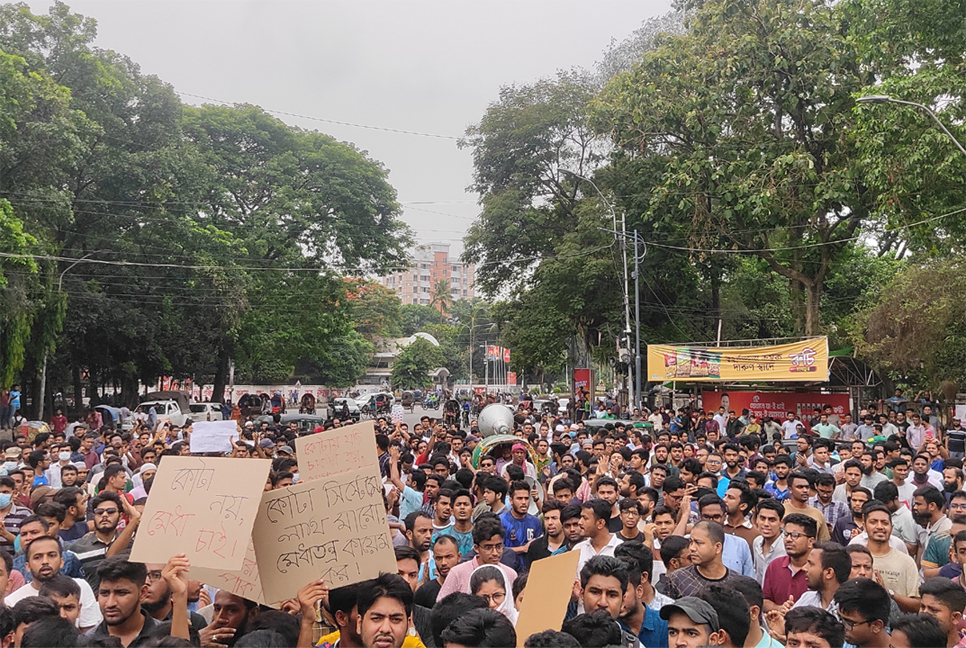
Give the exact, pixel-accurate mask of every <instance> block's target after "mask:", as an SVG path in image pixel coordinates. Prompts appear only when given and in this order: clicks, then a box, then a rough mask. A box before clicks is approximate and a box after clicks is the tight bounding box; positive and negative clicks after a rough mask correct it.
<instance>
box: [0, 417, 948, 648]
mask: <svg viewBox="0 0 966 648" xmlns="http://www.w3.org/2000/svg"><path fill="white" fill-rule="evenodd" d="M907 405H910V404H909V403H902V407H901V408H898V407H896V408H892V409H890V410H888V411H884V412H877V411H868V410H863V411H862V412H860V413H859V415H858V417H857V418H858V420H859V421H861V423H853V422H852V421H851V420H850V418H851V417H848V416H847V415H843V416H835V415H834V414H832V413H831V412H827V411H817V412H815V413H814V415H813V416H808V417H807V418H806V420H802V419H801V418H799V415H798V413H797V412H791V413H789V415H788V416H787V417H786V418H785V419H784V420H782V421H780V422H778V421H772V420H758V418H757V417H755V416H752V415H751V414H750V413H748V412H741V413H740V415H739V414H736V413H734V412H725V411H718V412H704V411H703V410H701V409H700V407H699V406H698V405H697V404H696V403H694V404H692V405H691V406H689V407H686V408H684V409H683V410H680V411H678V412H670V411H667V410H666V409H665V408H657V409H656V410H655V411H653V412H648V411H644V412H642V413H640V414H639V415H638V416H634V417H633V420H628V421H625V420H619V419H614V420H605V421H599V420H598V421H590V420H586V419H585V420H581V421H572V420H570V419H569V418H568V415H567V414H566V413H563V414H560V415H556V416H555V415H552V414H549V413H547V414H541V413H537V412H532V411H530V410H529V409H527V406H526V404H524V405H522V406H520V407H519V408H518V409H517V411H516V413H515V417H514V426H513V428H514V429H513V435H515V436H516V437H517V439H516V440H511V441H509V442H501V443H489V442H487V440H486V439H485V437H484V433H485V432H486V431H485V430H483V431H481V430H480V429H479V427H477V425H476V421H474V420H470V422H469V425H468V426H465V427H463V428H461V426H460V425H457V424H453V425H446V424H444V423H443V422H442V421H439V420H437V419H434V418H430V417H428V416H424V417H423V418H422V419H421V421H420V423H418V424H415V425H413V427H412V429H410V428H409V426H408V425H407V424H406V423H402V422H396V423H393V422H392V421H391V420H390V419H389V418H388V417H387V418H380V419H378V420H377V421H376V435H375V438H374V439H373V443H374V444H375V446H376V448H377V452H378V457H379V470H380V472H381V474H382V477H383V479H384V484H385V490H384V492H385V506H386V513H387V516H386V517H387V521H388V526H389V533H390V534H391V536H392V541H393V545H394V552H395V559H396V566H397V571H396V573H392V574H388V573H387V574H382V575H380V576H379V577H378V578H375V579H372V580H369V581H365V582H362V583H356V584H353V585H349V586H345V587H339V588H331V589H330V588H329V586H328V585H327V584H326V583H325V582H323V581H320V580H316V581H312V582H309V583H293V594H295V592H296V591H297V595H295V596H293V598H292V600H290V601H285V602H284V603H282V604H281V606H280V609H273V608H271V607H267V606H263V605H259V604H258V603H256V602H254V601H249V600H246V599H244V598H241V597H239V596H237V595H234V594H232V593H230V592H227V591H225V590H218V589H216V588H214V587H212V586H211V585H210V584H206V583H201V582H198V581H195V580H192V579H191V569H190V568H191V565H190V563H189V561H188V560H187V559H186V558H185V556H184V555H180V554H179V555H174V556H171V557H170V559H169V560H168V561H167V563H166V564H142V563H133V562H131V561H130V560H129V555H130V548H131V545H132V541H133V539H134V538H135V537H136V534H137V532H138V527H139V523H140V517H141V512H142V511H143V507H144V504H145V502H146V500H147V498H148V497H149V494H150V490H151V485H152V482H153V478H154V475H155V473H156V471H157V466H158V464H159V463H160V462H162V461H163V460H164V457H166V456H172V455H183V454H187V453H188V451H189V442H188V441H189V439H190V426H189V427H187V428H185V429H180V428H178V427H176V426H171V425H170V424H167V423H162V424H160V425H159V426H158V427H157V429H150V428H149V427H148V426H147V425H146V424H145V423H144V422H138V423H137V424H136V426H135V429H134V430H132V431H130V432H126V431H120V430H115V429H111V428H110V427H102V428H100V429H98V428H96V427H92V426H86V425H80V424H78V425H74V426H72V427H71V428H70V429H69V430H66V429H61V430H55V431H54V432H51V433H47V432H41V433H38V434H36V435H35V436H34V437H33V438H30V439H28V438H26V437H16V438H14V439H13V440H12V441H3V442H0V452H2V453H3V460H4V462H3V464H2V466H0V473H3V475H2V476H0V522H2V523H0V558H2V565H0V594H2V595H3V605H2V606H0V648H6V646H16V647H17V648H20V647H25V648H30V647H33V646H87V645H96V646H101V645H104V646H108V645H110V646H116V645H120V646H124V647H125V648H127V647H135V648H137V647H139V646H191V645H194V646H211V647H215V648H223V647H231V646H239V647H242V648H243V647H244V646H266V647H273V648H274V647H276V646H278V647H283V646H284V647H289V648H291V647H298V648H308V647H309V646H312V645H321V646H326V647H330V646H332V647H334V646H338V647H339V648H354V647H357V646H379V647H381V648H392V647H399V646H407V647H412V648H416V647H419V646H430V647H440V648H443V647H452V648H457V647H464V646H465V647H466V648H471V647H474V646H517V645H518V644H520V643H522V644H524V645H526V646H534V647H537V646H628V647H629V648H633V647H635V646H644V647H646V648H664V647H669V648H670V647H675V648H681V647H685V646H687V647H697V646H706V645H721V646H733V647H736V648H757V647H759V646H760V647H762V648H771V647H773V648H777V647H778V646H779V645H785V646H787V647H789V648H799V647H805V646H807V647H809V648H825V647H833V646H836V647H837V646H843V645H849V646H856V647H861V646H869V647H870V648H887V647H889V646H892V647H894V648H903V647H905V646H915V647H927V646H928V647H930V648H932V647H938V646H948V647H953V646H960V647H962V646H966V640H963V638H962V637H963V629H964V628H966V622H964V619H963V615H964V608H966V587H964V583H963V580H962V579H963V576H962V571H963V565H964V564H966V490H963V488H964V483H963V482H964V473H963V466H962V461H963V447H962V444H963V442H964V440H966V431H963V430H962V428H961V422H960V421H958V420H956V419H952V420H951V421H950V422H949V424H948V426H944V425H943V424H942V422H941V421H940V420H939V419H938V417H937V416H936V414H935V413H934V411H933V409H932V408H931V407H930V406H922V405H920V404H912V406H911V407H910V408H909V409H908V410H906V411H902V412H896V411H894V409H905V407H906V406H907ZM592 423H593V424H592ZM342 424H343V423H342V422H340V421H339V420H338V419H334V420H332V421H330V422H329V423H327V425H326V426H325V427H341V426H342ZM238 425H239V429H240V435H239V440H238V441H236V442H235V443H234V445H233V449H232V451H231V453H230V455H231V456H232V457H233V458H235V459H238V460H245V459H248V458H252V457H255V458H263V459H271V460H272V471H271V473H270V475H269V479H268V481H267V483H266V484H265V489H266V490H270V489H276V488H284V487H286V486H289V485H291V484H293V483H297V482H298V480H299V472H298V457H297V456H296V453H295V452H294V450H293V448H294V447H295V445H296V444H295V439H296V438H297V436H298V435H299V431H298V429H297V428H296V427H295V426H294V425H293V426H281V425H278V424H276V425H272V424H270V423H264V422H260V423H258V424H257V425H256V424H255V422H253V421H245V420H243V419H240V420H239V421H238ZM58 427H59V426H58ZM315 431H316V432H321V431H323V428H321V427H320V428H317V429H316V430H315ZM481 444H483V447H482V448H480V447H478V446H480V445H481ZM484 450H485V451H484ZM565 552H576V553H577V554H578V556H577V559H576V562H577V568H576V570H575V573H574V578H573V586H572V591H571V593H570V602H569V605H568V607H567V610H566V611H565V612H563V613H562V614H561V618H559V619H554V620H552V621H551V623H550V624H549V625H552V626H554V627H555V628H557V627H559V628H560V629H559V630H547V631H545V632H540V633H536V634H532V635H530V636H527V637H518V636H517V631H516V626H517V621H518V617H519V614H520V610H521V606H522V605H523V602H524V600H525V598H526V597H527V596H528V594H527V589H528V588H527V584H528V576H529V574H530V570H531V568H532V567H533V565H534V564H535V563H536V562H538V561H540V560H545V559H548V558H550V557H552V556H556V555H559V554H562V553H565ZM320 622H321V623H322V624H323V625H325V626H328V627H329V628H331V629H332V632H328V633H325V634H324V635H323V636H321V638H319V637H318V636H317V635H318V624H319V623H320ZM518 640H519V641H518Z"/></svg>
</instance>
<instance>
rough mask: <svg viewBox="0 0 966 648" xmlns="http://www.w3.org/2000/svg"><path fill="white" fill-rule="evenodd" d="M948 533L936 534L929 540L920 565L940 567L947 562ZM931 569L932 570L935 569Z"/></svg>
mask: <svg viewBox="0 0 966 648" xmlns="http://www.w3.org/2000/svg"><path fill="white" fill-rule="evenodd" d="M949 544H950V538H949V531H943V532H942V533H937V534H936V535H934V536H933V537H932V538H930V540H929V544H928V545H926V550H925V551H923V552H922V563H923V566H925V564H926V563H931V564H932V565H935V567H942V566H943V565H945V564H946V563H948V562H949ZM935 567H933V569H935Z"/></svg>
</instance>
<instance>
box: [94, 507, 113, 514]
mask: <svg viewBox="0 0 966 648" xmlns="http://www.w3.org/2000/svg"><path fill="white" fill-rule="evenodd" d="M115 513H117V509H116V508H106V509H105V508H97V509H94V515H114V514H115Z"/></svg>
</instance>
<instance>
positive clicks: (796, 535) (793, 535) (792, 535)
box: [785, 531, 815, 540]
mask: <svg viewBox="0 0 966 648" xmlns="http://www.w3.org/2000/svg"><path fill="white" fill-rule="evenodd" d="M785 537H786V538H791V539H792V540H798V539H799V538H814V537H815V536H810V535H808V534H807V533H799V532H798V531H792V532H790V533H789V532H786V533H785Z"/></svg>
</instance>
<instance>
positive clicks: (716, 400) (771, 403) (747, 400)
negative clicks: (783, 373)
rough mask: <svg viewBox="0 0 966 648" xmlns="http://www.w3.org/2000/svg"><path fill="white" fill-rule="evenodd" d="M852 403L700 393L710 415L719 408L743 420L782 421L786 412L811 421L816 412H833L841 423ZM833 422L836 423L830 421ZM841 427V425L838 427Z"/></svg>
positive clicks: (807, 395) (788, 395)
mask: <svg viewBox="0 0 966 648" xmlns="http://www.w3.org/2000/svg"><path fill="white" fill-rule="evenodd" d="M851 403H852V401H851V399H850V398H849V395H848V394H819V393H815V392H799V393H794V392H750V391H727V392H724V391H707V390H702V392H701V407H703V408H704V410H705V411H707V412H715V411H717V410H718V408H719V407H724V408H725V411H733V412H734V413H735V414H736V415H738V416H741V412H742V410H748V412H749V413H751V414H754V415H756V416H758V417H759V418H760V417H765V416H770V417H772V418H774V419H778V420H783V419H784V418H785V414H786V413H787V412H795V413H796V414H798V415H799V416H800V417H801V418H802V419H804V420H806V421H807V420H808V419H809V418H810V417H811V416H812V414H813V413H814V410H815V409H825V406H826V405H828V406H829V407H831V408H832V416H833V417H834V416H838V417H839V422H841V420H842V417H843V416H845V415H846V414H849V413H851V410H852V408H851ZM831 420H832V421H833V422H834V421H835V419H834V418H833V419H831ZM835 424H836V425H838V424H839V423H835Z"/></svg>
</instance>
